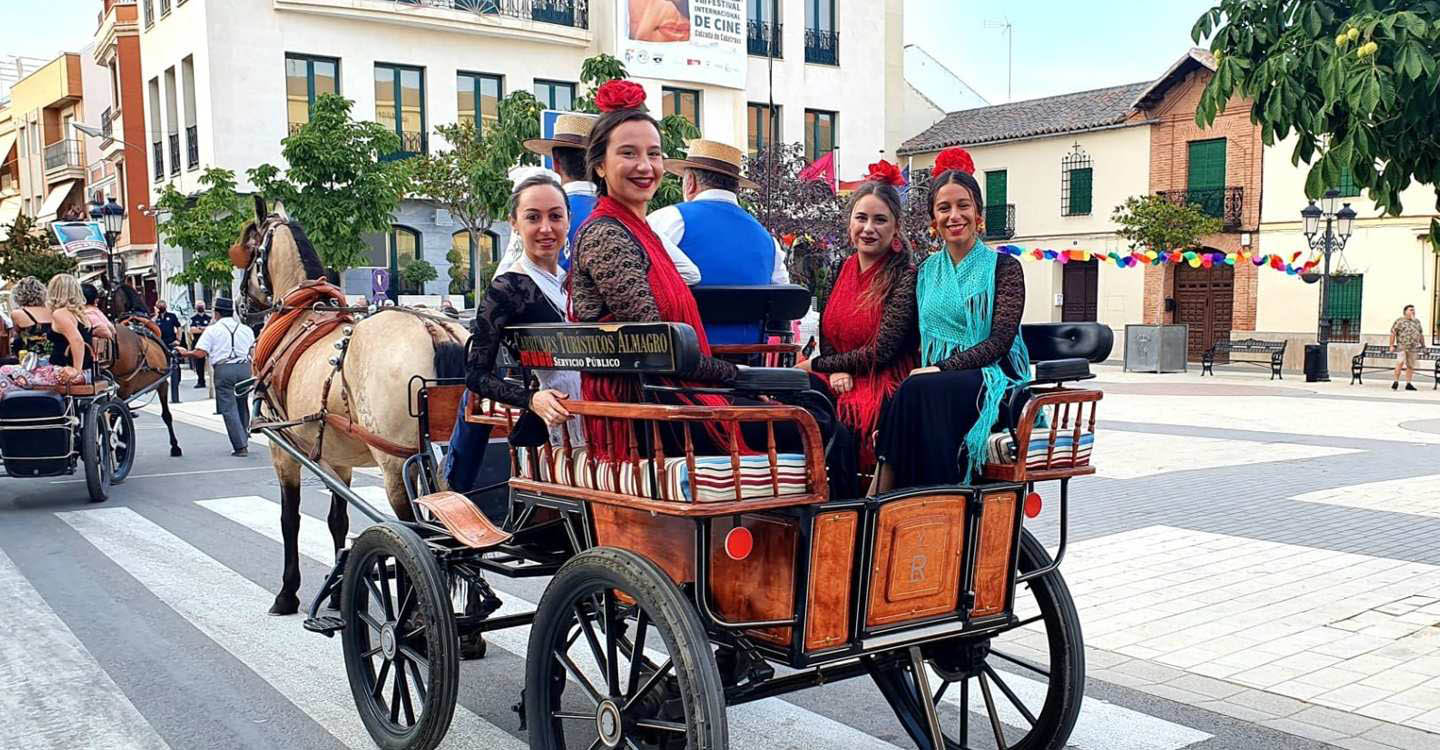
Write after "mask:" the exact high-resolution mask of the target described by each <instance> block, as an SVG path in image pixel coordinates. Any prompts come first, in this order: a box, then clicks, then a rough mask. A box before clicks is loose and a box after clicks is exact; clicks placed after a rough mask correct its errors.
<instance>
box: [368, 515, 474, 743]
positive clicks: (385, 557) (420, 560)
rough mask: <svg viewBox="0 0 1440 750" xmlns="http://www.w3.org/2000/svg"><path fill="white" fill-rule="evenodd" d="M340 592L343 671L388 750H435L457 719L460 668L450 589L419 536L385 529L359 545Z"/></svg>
mask: <svg viewBox="0 0 1440 750" xmlns="http://www.w3.org/2000/svg"><path fill="white" fill-rule="evenodd" d="M344 576H345V577H344V583H343V585H342V588H341V593H340V601H341V615H342V616H343V617H344V620H345V630H344V633H343V636H342V639H341V640H342V642H343V646H344V651H345V671H346V673H347V675H348V676H349V678H350V690H351V692H352V693H353V694H354V697H355V706H356V708H358V709H359V712H360V718H361V720H362V721H363V722H364V724H365V728H366V729H367V730H369V732H370V736H371V737H372V738H373V739H374V740H375V744H377V745H379V746H380V747H381V748H384V749H385V750H399V749H400V748H404V749H405V750H430V749H431V748H434V747H435V746H436V745H438V744H439V743H440V741H441V740H442V739H444V737H445V732H446V731H447V730H448V729H449V727H450V720H451V718H452V717H453V716H454V713H455V701H456V697H457V694H458V690H459V677H460V663H459V657H458V654H457V653H456V636H455V620H454V618H453V616H452V614H451V610H450V596H449V586H448V582H447V579H446V576H445V575H444V573H443V572H442V571H441V570H440V566H439V564H438V563H437V562H436V560H435V557H434V555H433V553H431V552H430V550H429V548H427V547H426V545H425V543H424V542H423V541H421V540H420V537H418V536H416V534H415V532H413V531H411V530H409V529H407V528H405V527H404V526H400V525H399V524H393V523H387V524H381V525H378V526H372V527H370V528H369V529H366V530H365V532H364V533H362V534H361V535H360V537H359V538H358V539H356V540H355V544H354V546H353V547H352V548H351V551H350V554H349V557H348V559H347V562H346V568H345V574H344Z"/></svg>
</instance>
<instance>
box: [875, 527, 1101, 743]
mask: <svg viewBox="0 0 1440 750" xmlns="http://www.w3.org/2000/svg"><path fill="white" fill-rule="evenodd" d="M1048 564H1050V555H1049V554H1048V553H1046V552H1045V548H1044V547H1043V546H1042V545H1041V544H1040V543H1039V542H1038V541H1036V540H1035V537H1033V536H1031V535H1030V532H1029V531H1025V532H1023V535H1022V538H1021V542H1020V560H1019V570H1020V572H1022V573H1024V572H1028V571H1031V570H1038V569H1040V568H1042V567H1044V566H1046V565H1048ZM1015 615H1016V617H1017V618H1018V624H1017V625H1015V626H1013V627H1011V628H1009V629H1007V630H1005V631H1002V632H1000V633H998V634H996V635H995V636H993V637H991V638H988V639H975V638H954V639H951V640H947V641H940V642H939V643H935V644H931V645H928V646H925V647H924V648H923V649H922V650H921V652H920V654H921V657H922V658H923V660H924V663H925V671H926V673H927V674H926V681H927V683H928V686H929V688H930V691H931V693H932V695H933V698H932V700H933V701H934V705H935V706H936V708H937V715H936V719H937V723H938V724H939V725H940V729H941V733H942V734H943V735H944V738H945V750H978V748H995V749H996V750H1061V748H1064V747H1065V743H1066V741H1067V740H1068V739H1069V737H1070V732H1071V730H1072V729H1074V727H1075V719H1076V717H1078V716H1079V715H1080V701H1081V699H1082V698H1083V697H1084V694H1085V649H1084V644H1083V643H1082V639H1081V635H1080V618H1079V617H1078V615H1077V614H1076V611H1075V602H1074V600H1073V599H1071V598H1070V589H1069V588H1067V587H1066V586H1065V581H1064V579H1062V578H1061V577H1060V572H1059V571H1052V572H1051V573H1050V574H1048V575H1045V576H1041V577H1040V578H1036V579H1032V580H1030V581H1028V582H1026V583H1023V584H1021V585H1020V586H1019V588H1018V590H1017V591H1016V592H1015ZM872 676H873V677H874V679H875V683H876V685H877V686H879V688H880V692H881V693H882V694H883V695H884V696H885V699H886V700H887V701H889V703H890V705H891V707H892V708H894V709H895V713H896V716H897V717H898V718H899V719H900V723H901V724H902V725H903V726H904V727H905V730H906V732H907V733H909V734H910V736H911V738H912V739H913V740H914V741H915V743H916V744H917V745H919V746H920V747H921V748H922V749H923V748H931V747H932V746H933V743H932V742H931V740H930V739H929V736H930V735H929V729H928V727H929V723H928V713H927V710H926V708H925V707H924V706H923V702H922V701H920V700H918V693H917V692H916V690H917V687H916V682H915V679H914V670H913V669H911V668H910V664H909V663H906V664H897V665H892V666H890V667H889V668H888V669H881V670H872ZM972 712H973V713H974V714H975V715H973V716H972V715H971V714H972ZM972 724H975V725H976V726H973V727H972V726H971V725H972Z"/></svg>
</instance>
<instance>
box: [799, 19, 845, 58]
mask: <svg viewBox="0 0 1440 750" xmlns="http://www.w3.org/2000/svg"><path fill="white" fill-rule="evenodd" d="M805 62H807V63H813V64H815V65H839V64H840V33H839V32H837V31H835V30H833V29H808V28H807V29H805Z"/></svg>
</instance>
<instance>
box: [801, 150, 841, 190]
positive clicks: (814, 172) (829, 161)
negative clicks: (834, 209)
mask: <svg viewBox="0 0 1440 750" xmlns="http://www.w3.org/2000/svg"><path fill="white" fill-rule="evenodd" d="M800 179H801V180H822V181H824V183H825V186H826V187H828V188H830V192H832V193H833V192H835V152H834V151H830V152H828V153H826V154H825V155H824V156H822V157H820V158H819V159H816V160H815V161H813V162H810V166H808V167H806V168H804V169H802V170H800Z"/></svg>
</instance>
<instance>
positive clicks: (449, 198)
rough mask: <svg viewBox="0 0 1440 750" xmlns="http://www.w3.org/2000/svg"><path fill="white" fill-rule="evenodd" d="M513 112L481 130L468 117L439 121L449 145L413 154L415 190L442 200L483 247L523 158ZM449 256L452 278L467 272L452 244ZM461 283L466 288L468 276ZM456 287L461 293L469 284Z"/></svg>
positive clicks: (473, 240)
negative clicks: (513, 171) (514, 146)
mask: <svg viewBox="0 0 1440 750" xmlns="http://www.w3.org/2000/svg"><path fill="white" fill-rule="evenodd" d="M522 93H523V92H522ZM525 95H526V96H529V94H525ZM511 96H515V94H511ZM531 99H532V100H533V99H534V97H531ZM514 118H515V115H511V116H510V117H508V118H506V117H502V118H501V120H500V122H499V123H497V125H496V126H494V127H491V128H489V129H488V130H487V131H486V132H484V133H483V134H482V133H477V132H476V131H475V126H474V125H473V124H472V123H469V122H462V123H458V124H454V125H440V126H437V127H436V128H435V130H436V131H437V132H439V133H440V135H442V136H444V138H445V140H446V142H447V143H449V145H450V148H448V149H447V150H444V151H437V152H435V153H433V154H429V155H427V156H420V157H416V158H415V159H412V160H411V161H412V162H413V163H412V164H411V165H410V168H411V177H412V180H413V185H414V187H413V189H414V191H415V194H416V195H418V196H420V197H423V198H428V199H430V200H433V201H435V202H436V203H439V204H440V205H442V206H444V207H445V210H447V211H449V212H450V216H451V217H453V218H454V219H455V220H456V221H458V222H459V223H460V225H461V226H462V227H464V228H465V230H466V232H467V233H468V234H469V235H470V246H471V247H480V237H481V235H482V234H483V233H484V232H486V231H487V230H489V229H490V227H491V226H492V225H493V224H494V223H495V222H496V221H499V220H501V219H502V218H504V216H505V211H506V205H507V203H508V202H509V200H510V190H511V184H510V177H509V175H508V173H509V170H510V167H511V166H512V165H513V164H514V163H515V160H516V159H518V158H519V154H517V153H515V152H514V151H511V150H510V148H509V146H510V144H512V143H518V142H519V141H517V140H516V139H515V133H514V132H513V131H512V130H511V128H512V126H513V124H514ZM447 260H449V261H450V268H451V271H452V273H451V278H452V279H456V278H457V277H456V276H455V273H457V272H459V273H463V270H464V269H462V268H460V266H459V263H460V262H462V261H463V260H464V259H462V258H460V254H459V251H456V250H451V252H450V255H448V256H447ZM463 283H464V285H465V286H466V287H467V288H468V284H469V280H468V279H466V280H464V282H463ZM451 286H452V287H453V286H454V284H453V283H452V284H451ZM452 291H455V293H456V294H460V293H463V292H464V291H467V289H461V290H453V289H452Z"/></svg>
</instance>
